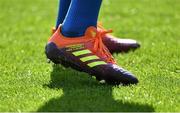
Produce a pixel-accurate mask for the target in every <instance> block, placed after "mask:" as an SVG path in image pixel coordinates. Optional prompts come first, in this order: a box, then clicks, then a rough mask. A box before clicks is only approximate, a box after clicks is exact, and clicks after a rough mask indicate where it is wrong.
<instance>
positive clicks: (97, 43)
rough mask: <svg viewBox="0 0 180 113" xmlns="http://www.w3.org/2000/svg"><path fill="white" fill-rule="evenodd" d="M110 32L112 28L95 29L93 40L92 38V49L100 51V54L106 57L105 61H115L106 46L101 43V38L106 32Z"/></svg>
mask: <svg viewBox="0 0 180 113" xmlns="http://www.w3.org/2000/svg"><path fill="white" fill-rule="evenodd" d="M107 33H112V30H99V31H97V34H96V37H95V40H94V47H93V50H94V51H95V52H100V54H101V55H103V56H105V57H106V61H107V62H108V63H116V61H115V60H114V58H113V56H112V55H111V53H110V52H109V50H108V49H107V48H106V46H105V45H104V43H103V40H102V38H103V37H104V36H105V35H106V34H107Z"/></svg>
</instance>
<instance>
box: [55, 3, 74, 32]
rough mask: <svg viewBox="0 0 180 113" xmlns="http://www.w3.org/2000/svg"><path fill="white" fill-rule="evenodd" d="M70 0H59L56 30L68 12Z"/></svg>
mask: <svg viewBox="0 0 180 113" xmlns="http://www.w3.org/2000/svg"><path fill="white" fill-rule="evenodd" d="M70 3H71V0H60V1H59V10H58V17H57V22H56V29H57V28H58V27H59V25H60V24H62V23H63V21H64V18H65V17H66V14H67V12H68V9H69V6H70Z"/></svg>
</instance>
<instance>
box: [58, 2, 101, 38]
mask: <svg viewBox="0 0 180 113" xmlns="http://www.w3.org/2000/svg"><path fill="white" fill-rule="evenodd" d="M101 2H102V0H72V2H71V5H70V8H69V11H68V13H67V15H66V18H65V20H64V22H63V25H62V34H63V35H65V36H67V37H77V36H82V35H84V33H85V31H86V29H87V28H88V27H89V26H95V27H96V25H97V19H98V15H99V10H100V6H101Z"/></svg>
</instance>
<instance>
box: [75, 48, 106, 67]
mask: <svg viewBox="0 0 180 113" xmlns="http://www.w3.org/2000/svg"><path fill="white" fill-rule="evenodd" d="M90 53H92V52H91V51H90V50H87V49H86V50H80V51H76V52H73V53H72V54H73V55H74V56H81V55H85V54H90ZM98 59H99V57H97V56H96V55H91V56H85V57H82V58H80V60H81V61H82V62H87V61H90V60H98ZM104 64H107V63H106V62H104V61H94V62H92V63H89V64H87V65H88V66H89V67H91V68H92V67H95V66H98V65H104Z"/></svg>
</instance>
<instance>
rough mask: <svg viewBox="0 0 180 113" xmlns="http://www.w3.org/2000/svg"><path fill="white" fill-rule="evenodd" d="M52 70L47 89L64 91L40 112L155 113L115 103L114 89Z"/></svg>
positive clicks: (76, 74) (82, 76)
mask: <svg viewBox="0 0 180 113" xmlns="http://www.w3.org/2000/svg"><path fill="white" fill-rule="evenodd" d="M67 70H70V69H66V70H63V69H62V68H60V67H59V66H53V71H52V73H51V81H50V83H49V84H46V85H45V87H46V88H53V89H56V90H57V89H62V90H63V95H62V96H61V97H59V98H54V99H51V100H50V101H49V102H47V103H45V105H43V106H42V107H40V108H39V109H38V111H41V112H43V111H46V112H51V111H56V112H57V111H64V112H65V111H79V112H80V111H84V112H85V111H89V112H90V111H99V112H100V111H106V112H108V111H121V112H123V111H129V112H130V111H149V112H151V111H154V108H153V107H151V106H149V105H142V104H138V103H129V102H122V101H116V100H114V99H113V96H112V86H109V85H102V84H99V83H98V82H97V81H96V80H94V79H92V78H90V77H88V76H87V75H86V74H84V73H79V72H76V71H73V70H71V71H67Z"/></svg>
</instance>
